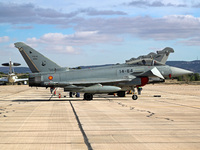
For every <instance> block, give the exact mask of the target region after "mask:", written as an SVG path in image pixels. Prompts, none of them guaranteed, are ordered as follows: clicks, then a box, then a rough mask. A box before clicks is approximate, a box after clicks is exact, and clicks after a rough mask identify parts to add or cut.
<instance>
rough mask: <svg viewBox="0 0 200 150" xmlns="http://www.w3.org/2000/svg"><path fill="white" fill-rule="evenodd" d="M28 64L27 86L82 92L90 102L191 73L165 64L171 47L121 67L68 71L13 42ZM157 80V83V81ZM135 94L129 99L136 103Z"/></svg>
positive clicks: (118, 65) (132, 60)
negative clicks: (96, 97)
mask: <svg viewBox="0 0 200 150" xmlns="http://www.w3.org/2000/svg"><path fill="white" fill-rule="evenodd" d="M15 47H17V48H18V49H19V51H20V53H21V54H22V56H23V58H24V59H25V61H26V63H27V64H28V66H29V68H30V70H31V71H32V74H30V75H29V86H36V87H37V86H39V87H50V88H51V89H54V88H56V87H62V88H64V91H70V92H83V93H85V94H84V99H86V100H92V99H93V95H94V94H97V93H100V94H101V93H111V92H117V95H118V96H119V97H124V96H125V91H127V90H134V89H135V88H136V87H138V86H144V85H146V84H148V83H150V82H155V81H156V82H160V81H162V82H163V81H164V80H165V78H171V77H176V76H180V75H184V74H191V73H192V72H191V71H188V70H184V69H180V68H176V67H170V66H168V65H166V64H165V62H166V60H167V58H168V56H169V54H170V53H171V52H174V50H173V49H172V48H166V49H164V50H162V51H158V52H157V54H156V53H150V54H149V55H146V57H145V56H143V57H142V56H141V57H139V58H137V59H131V60H129V61H126V63H124V64H117V65H112V66H106V67H98V68H91V69H69V68H63V67H60V66H59V65H57V64H56V63H55V62H53V61H51V60H50V59H48V58H46V57H45V56H43V55H42V54H40V53H39V52H37V51H36V50H34V49H33V48H31V47H29V46H28V45H26V44H24V43H22V42H17V43H15ZM157 79H159V80H160V81H157ZM137 98H138V97H137V95H135V94H134V95H133V96H132V99H134V100H136V99H137Z"/></svg>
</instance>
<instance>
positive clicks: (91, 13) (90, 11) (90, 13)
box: [80, 8, 127, 16]
mask: <svg viewBox="0 0 200 150" xmlns="http://www.w3.org/2000/svg"><path fill="white" fill-rule="evenodd" d="M80 12H82V13H86V14H87V15H88V16H99V15H127V13H125V12H122V11H112V10H103V11H98V10H95V9H93V8H88V9H82V10H80Z"/></svg>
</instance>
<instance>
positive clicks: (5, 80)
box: [0, 60, 28, 84]
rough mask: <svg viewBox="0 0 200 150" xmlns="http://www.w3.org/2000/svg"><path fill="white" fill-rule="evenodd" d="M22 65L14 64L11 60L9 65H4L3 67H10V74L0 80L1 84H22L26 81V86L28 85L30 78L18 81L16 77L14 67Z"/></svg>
mask: <svg viewBox="0 0 200 150" xmlns="http://www.w3.org/2000/svg"><path fill="white" fill-rule="evenodd" d="M20 65H21V64H20V63H13V62H12V61H11V60H10V61H9V63H3V64H2V66H9V72H8V76H7V77H2V78H0V83H1V84H4V83H12V84H14V83H16V82H22V81H24V84H26V83H27V81H28V78H24V79H18V77H17V76H16V75H15V72H14V69H13V68H12V67H13V66H20Z"/></svg>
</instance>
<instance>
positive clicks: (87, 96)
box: [84, 93, 93, 100]
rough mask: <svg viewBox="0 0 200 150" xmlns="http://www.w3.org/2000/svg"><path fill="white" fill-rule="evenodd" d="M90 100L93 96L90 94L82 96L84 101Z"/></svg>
mask: <svg viewBox="0 0 200 150" xmlns="http://www.w3.org/2000/svg"><path fill="white" fill-rule="evenodd" d="M92 99H93V94H90V93H85V94H84V100H92Z"/></svg>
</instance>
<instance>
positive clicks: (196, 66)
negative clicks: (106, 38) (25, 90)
mask: <svg viewBox="0 0 200 150" xmlns="http://www.w3.org/2000/svg"><path fill="white" fill-rule="evenodd" d="M166 64H167V65H169V66H174V67H179V68H182V69H187V70H190V71H193V72H195V73H200V60H194V61H167V63H166ZM110 65H112V64H105V65H95V66H80V67H81V68H82V69H85V68H94V67H103V66H110ZM14 71H15V72H16V73H31V71H30V69H29V68H28V67H14ZM0 72H3V73H6V74H7V73H8V72H9V68H8V67H0Z"/></svg>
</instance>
